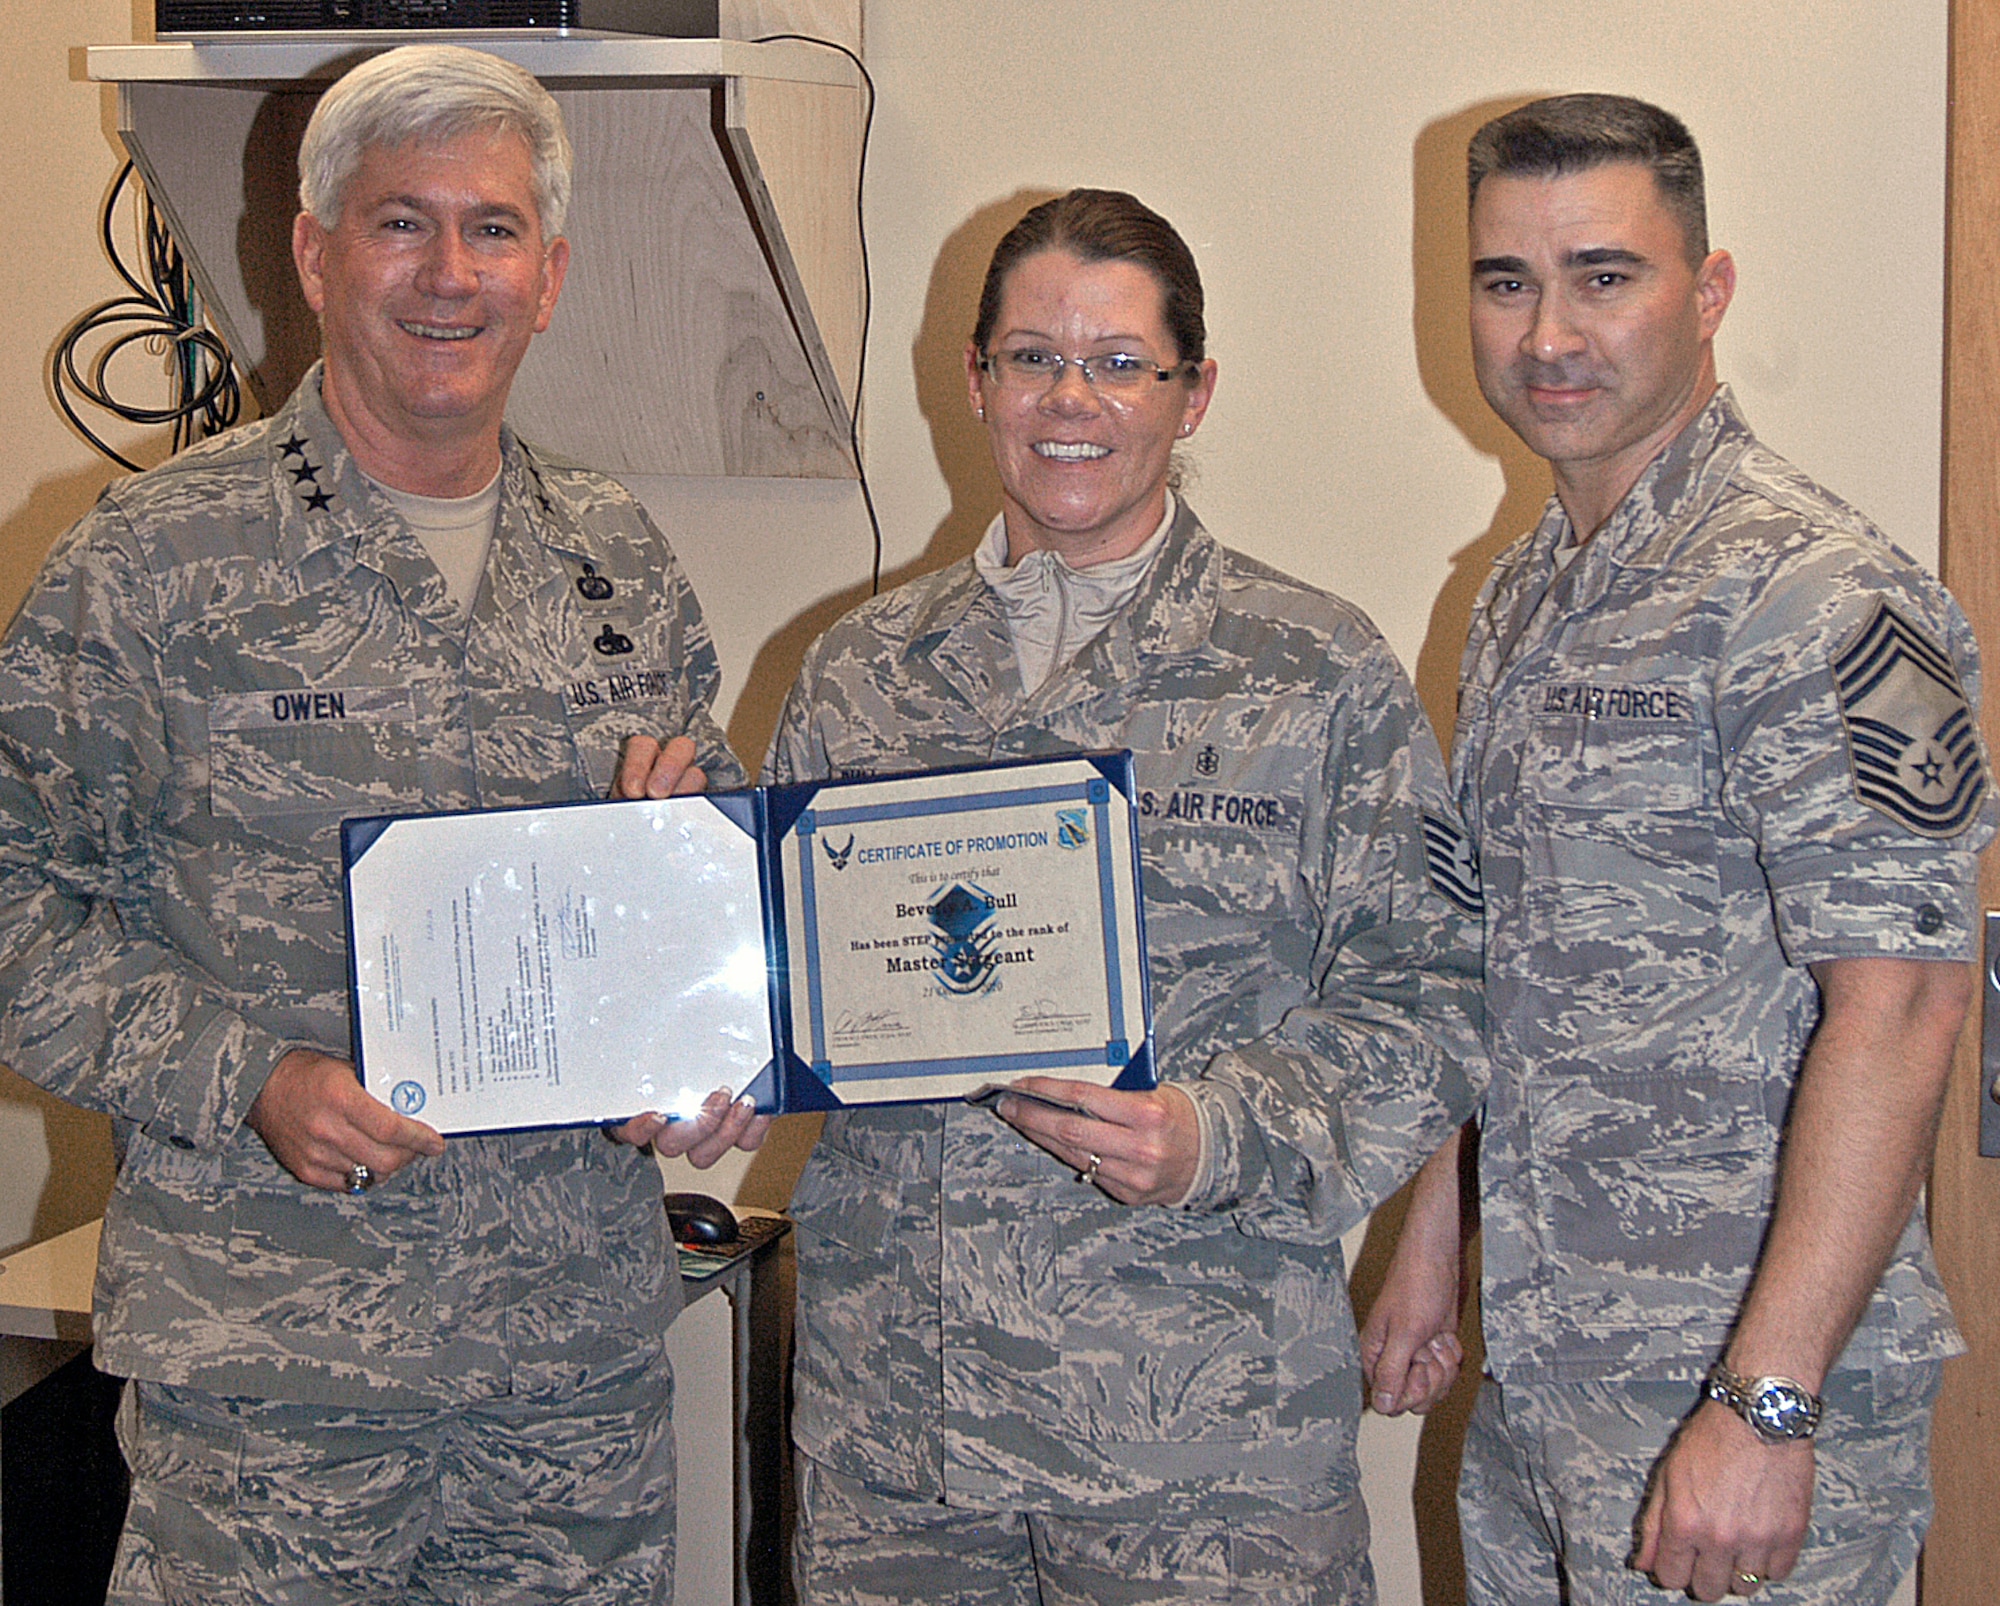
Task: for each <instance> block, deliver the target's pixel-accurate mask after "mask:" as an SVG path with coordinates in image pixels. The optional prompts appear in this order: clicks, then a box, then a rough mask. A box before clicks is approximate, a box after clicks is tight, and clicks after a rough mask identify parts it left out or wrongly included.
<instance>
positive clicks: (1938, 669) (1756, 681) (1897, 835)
mask: <svg viewBox="0 0 2000 1606" xmlns="http://www.w3.org/2000/svg"><path fill="white" fill-rule="evenodd" d="M1716 676H1717V678H1716V684H1715V687H1714V699H1715V708H1716V721H1717V726H1718V730H1717V737H1718V744H1719V748H1720V752H1721V754H1722V762H1723V766H1724V774H1723V777H1722V806H1723V809H1724V812H1725V813H1726V814H1727V815H1728V816H1729V818H1730V819H1731V821H1732V823H1734V824H1735V825H1736V826H1737V827H1738V828H1739V829H1741V830H1743V831H1744V832H1745V833H1746V834H1748V835H1749V836H1751V837H1752V838H1753V839H1754V840H1755V841H1756V842H1757V844H1758V854H1759V861H1760V863H1761V864H1762V866H1763V869H1764V873H1765V876H1766V878H1767V880H1768V881H1769V884H1770V888H1771V893H1772V902H1773V907H1774V909H1775V911H1776V917H1777V929H1778V939H1779V942H1780V943H1781V944H1782V946H1783V947H1784V950H1785V954H1786V957H1787V959H1789V960H1790V961H1791V962H1792V963H1794V964H1808V963H1814V962H1817V961H1820V960H1827V959H1842V958H1867V957H1871V956H1879V957H1901V958H1913V959H1926V958H1928V959H1947V960H1954V959H1965V958H1969V957H1971V955H1972V954H1973V953H1974V951H1975V949H1976V936H1975V921H1976V909H1975V905H1976V896H1975V888H1976V881H1977V856H1978V852H1979V850H1980V849H1981V848H1982V847H1984V846H1985V844H1986V843H1987V842H1988V841H1989V840H1991V838H1992V836H1993V833H1994V827H1995V823H1996V818H2000V813H1996V801H1995V796H1994V789H1993V783H1992V778H1991V772H1990V769H1989V767H1988V763H1987V758H1986V755H1985V752H1984V749H1983V747H1982V744H1981V741H1980V736H1979V725H1978V696H1979V656H1978V648H1977V645H1976V644H1975V642H1974V640H1973V636H1972V631H1971V628H1970V627H1969V626H1968V625H1967V623H1966V620H1965V617H1964V615H1963V614H1962V613H1961V612H1960V611H1959V608H1958V605H1957V604H1956V603H1955V602H1954V601H1953V600H1952V599H1951V597H1950V595H1949V594H1948V593H1947V592H1945V590H1944V589H1943V587H1941V586H1939V585H1938V584H1937V583H1936V582H1935V581H1933V580H1932V579H1931V578H1930V577H1929V576H1928V575H1925V574H1923V573H1922V572H1921V571H1920V570H1918V569H1916V568H1915V566H1914V565H1912V564H1909V563H1907V562H1906V561H1904V560H1902V559H1901V558H1900V557H1899V555H1898V554H1896V553H1894V552H1893V551H1892V550H1890V549H1888V548H1887V547H1877V546H1876V545H1875V544H1874V543H1869V542H1861V541H1856V540H1852V539H1849V538H1846V537H1843V536H1828V537H1827V538H1826V539H1824V540H1820V541H1814V542H1811V543H1809V544H1807V545H1806V546H1805V547H1804V548H1803V550H1802V552H1801V554H1800V555H1799V556H1798V557H1796V558H1794V559H1791V560H1789V561H1787V562H1786V563H1784V564H1783V565H1782V566H1780V567H1779V568H1778V569H1777V570H1776V571H1775V572H1774V573H1773V574H1772V575H1771V576H1770V577H1769V579H1768V580H1767V581H1765V582H1763V583H1761V584H1760V585H1758V586H1757V587H1756V588H1755V589H1754V590H1753V591H1752V592H1751V593H1750V594H1748V595H1747V596H1746V598H1745V600H1744V604H1743V607H1742V610H1741V612H1740V614H1739V616H1738V617H1737V618H1736V619H1735V620H1734V621H1733V623H1732V629H1731V632H1730V638H1729V640H1728V643H1727V645H1726V647H1725V650H1724V652H1723V654H1722V657H1721V660H1720V663H1719V665H1718V668H1717V672H1716Z"/></svg>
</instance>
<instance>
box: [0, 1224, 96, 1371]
mask: <svg viewBox="0 0 2000 1606" xmlns="http://www.w3.org/2000/svg"><path fill="white" fill-rule="evenodd" d="M98 1226H99V1223H97V1222H95V1221H86V1222H85V1223H84V1224H83V1225H82V1226H81V1227H74V1228H72V1229H70V1231H68V1232H66V1233H63V1234H62V1235H61V1236H59V1237H55V1238H48V1239H44V1240H43V1241H42V1242H41V1243H38V1244H30V1245H29V1246H28V1247H27V1248H26V1249H18V1250H16V1251H15V1252H14V1253H13V1254H11V1255H9V1256H7V1258H6V1259H4V1260H0V1333H8V1334H12V1335H14V1336H15V1337H19V1338H66V1339H78V1340H82V1341H85V1342H88V1341H89V1338H90V1294H91V1287H92V1285H93V1284H94V1283H95V1282H96V1281H97V1229H98Z"/></svg>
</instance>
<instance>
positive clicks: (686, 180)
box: [85, 6, 865, 478]
mask: <svg viewBox="0 0 2000 1606" xmlns="http://www.w3.org/2000/svg"><path fill="white" fill-rule="evenodd" d="M737 9H741V8H737ZM781 9H782V8H777V7H772V6H765V7H763V8H762V10H763V11H764V12H772V13H775V12H778V11H780V10H781ZM854 18H855V21H856V23H857V25H858V7H857V8H855V11H854ZM757 20H759V21H764V20H766V19H764V18H763V17H759V18H758V19H757ZM856 31H858V26H857V29H854V30H847V29H842V30H839V31H836V32H835V33H834V34H833V35H832V37H835V38H840V39H842V41H843V42H848V43H851V42H852V41H851V39H849V38H847V37H846V35H847V34H849V33H851V32H856ZM430 37H444V36H435V35H433V36H430ZM449 37H451V38H452V39H453V40H454V41H455V42H462V43H466V44H472V45H476V46H477V47H478V48H480V49H484V50H491V51H493V52H494V53H495V54H496V55H501V56H505V57H507V58H508V59H509V60H512V61H516V62H519V63H520V64H521V65H522V66H524V67H526V68H527V69H528V70H529V71H530V72H532V73H534V74H535V75H536V76H537V77H538V78H540V79H541V80H542V81H543V82H544V83H545V84H547V85H548V87H549V89H550V90H551V92H552V93H553V94H554V95H555V97H556V99H557V100H558V101H559V102H560V103H561V105H562V109H563V115H564V117H565V118H566V119H567V120H568V123H569V131H570V139H571V142H572V144H573V145H574V146H575V149H576V195H575V200H574V201H573V202H572V204H571V208H570V217H569V223H568V227H567V229H566V232H567V234H568V236H569V239H570V242H571V247H572V251H573V257H572V261H571V266H570V271H569V278H568V281H567V283H566V284H565V286H564V289H563V297H562V302H561V304H560V305H559V306H558V308H557V309H556V315H555V320H554V322H553V323H552V324H551V325H550V327H549V330H548V332H547V333H546V334H544V335H543V336H542V337H541V338H540V339H538V340H537V341H536V342H535V344H534V346H533V347H532V348H531V349H530V351H529V354H528V357H527V360H526V361H525V362H524V363H523V364H522V367H521V371H520V374H519V376H518V378H517V379H516V380H515V383H514V391H513V396H512V400H511V404H510V406H509V408H508V416H509V419H510V421H511V422H512V423H513V424H514V425H515V427H516V428H517V429H519V430H520V432H521V433H522V434H523V435H525V436H526V437H527V438H528V439H530V440H532V441H535V442H536V443H538V444H539V445H541V446H544V447H547V448H549V449H550V450H552V451H554V452H557V453H559V454H561V455H562V456H565V457H568V458H572V459H574V460H575V461H577V462H581V463H587V464H589V465H590V466H591V467H593V468H599V469H604V470H606V471H608V472H610V473H614V474H671V475H777V476H785V477H794V478H852V477H854V475H855V472H856V466H855V463H854V459H853V452H852V448H851V445H850V437H851V422H850V421H851V418H852V409H853V407H854V404H855V397H854V386H855V378H856V371H857V368H858V365H859V362H860V356H861V338H862V327H861V326H862V308H863V294H864V286H863V283H862V268H861V249H860V238H859V231H858V222H857V218H856V215H855V206H856V201H855V196H856V185H857V182H858V176H859V162H860V147H861V134H862V119H863V114H864V110H865V107H864V100H863V89H862V82H861V76H860V73H859V72H858V70H857V69H856V68H855V66H854V64H853V63H852V62H850V61H849V60H848V59H847V58H846V57H845V56H843V55H841V54H840V53H839V52H838V51H835V50H830V49H827V48H825V47H824V46H819V45H812V44H803V43H793V42H783V43H773V44H764V45H758V44H751V43H748V42H745V41H742V40H736V39H642V38H635V37H620V38H538V37H531V36H524V35H483V34H459V35H452V36H449ZM407 42H410V36H408V35H400V34H399V35H393V36H385V37H384V38H383V40H382V43H381V46H380V47H379V48H388V46H390V45H392V44H402V43H407ZM372 48H377V47H376V46H374V45H373V42H372V41H371V42H370V43H369V44H367V45H357V44H356V42H355V39H354V37H353V36H352V35H348V36H331V35H330V36H326V37H324V38H322V37H317V36H312V35H299V34H287V35H282V36H276V37H274V38H272V39H268V40H265V39H257V38H254V37H249V36H241V35H238V36H232V37H230V38H228V39H226V40H217V41H204V42H201V43H177V44H151V45H101V46H92V47H91V48H90V49H89V50H88V51H86V52H85V57H86V68H87V71H88V73H89V76H90V77H92V78H94V79H97V80H99V81H102V82H109V83H114V84H116V85H117V86H118V128H119V133H120V135H121V136H122V138H123V139H124V141H125V144H126V147H127V148H128V149H129V150H130V151H131V153H132V157H133V160H134V161H135V162H136V163H137V164H138V167H139V171H140V173H141V174H142V175H143V176H144V178H145V181H146V185H147V188H148V190H149V191H150V193H151V194H152V197H153V199H154V201H155V203H156V204H157V205H158V206H159V207H160V209H161V210H162V212H163V213H164V214H165V216H166V217H167V219H168V223H169V226H170V227H171V228H172V230H173V233H174V237H175V239H176V240H177V241H178V242H179V244H180V246H181V249H182V251H183V252H184V253H185V254H186V256H187V257H188V259H189V261H190V263H191V265H192V268H193V272H194V276H195V281H196V283H197V285H198V286H199V288H200V290H201V293H202V296H203V299H204V301H205V303H206V305H207V307H208V309H209V313H210V316H211V317H212V318H213V319H214V321H215V323H216V325H217V326H218V328H220V330H221V331H222V333H223V336H224V337H225V338H226V339H227V340H228V342H229V345H230V349H231V350H232V351H234V352H235V353H236V356H237V359H238V361H239V362H240V363H241V364H242V365H243V367H244V368H245V369H246V370H247V371H248V373H249V374H250V377H251V383H252V385H253V387H254V389H255V391H256V393H257V395H258V398H259V400H260V401H261V403H262V404H263V405H264V406H265V407H266V408H270V407H274V406H276V404H277V403H278V402H279V401H281V400H282V399H283V398H284V397H285V396H286V395H287V394H289V392H290V391H291V388H292V386H293V385H294V384H295V383H296V382H297V380H298V377H299V375H300V374H301V373H303V372H304V370H305V368H306V367H307V365H308V364H310V363H311V361H312V360H313V358H314V356H315V355H316V353H317V349H318V333H317V329H316V327H315V324H314V320H313V317H312V314H311V312H310V311H309V309H308V308H307V307H306V305H305V303H304V301H303V300H302V299H301V297H300V295H299V290H298V284H297V281H296V279H295V278H294V275H293V272H292V263H291V225H292V218H293V216H294V214H295V213H296V212H297V210H298V200H297V194H298V172H297V151H298V143H299V137H300V135H301V134H302V133H303V131H304V128H305V123H306V119H307V118H308V117H309V116H310V115H311V112H312V108H313V105H314V104H315V102H316V100H317V98H318V95H319V93H320V91H321V90H323V89H324V88H325V87H326V85H327V84H328V83H329V82H331V81H332V79H334V78H336V77H338V76H339V75H340V73H341V72H343V71H344V70H345V69H346V68H348V67H349V66H351V65H353V63H354V62H355V61H356V60H358V59H359V57H360V54H361V53H362V51H364V50H367V49H372Z"/></svg>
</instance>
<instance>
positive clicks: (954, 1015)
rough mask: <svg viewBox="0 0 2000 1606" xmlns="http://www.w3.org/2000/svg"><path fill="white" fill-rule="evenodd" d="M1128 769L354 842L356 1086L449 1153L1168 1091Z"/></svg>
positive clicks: (378, 829) (661, 808) (1090, 758)
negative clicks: (479, 1146) (742, 1112)
mask: <svg viewBox="0 0 2000 1606" xmlns="http://www.w3.org/2000/svg"><path fill="white" fill-rule="evenodd" d="M1134 797H1135V792H1134V789H1133V783H1132V763H1131V755H1130V754H1129V753H1116V754H1083V755H1077V756H1074V757H1066V758H1057V759H1043V760H1034V761H1030V762H1026V763H1017V764H1000V765H987V766H981V767H978V768H973V769H957V770H939V771H931V772H928V773H924V774H916V775H901V776H889V777H884V778H878V779H869V780H855V781H825V782H816V783H807V784H804V785H799V786H779V787H757V788H754V789H751V790H749V791H743V792H724V793H714V794H707V795H700V796H695V797H684V798H669V799H664V800H658V801H652V800H647V801H619V802H596V803H570V804H556V805H550V806H546V807H529V808H517V809H497V810H483V811H475V812H468V813H459V814H430V815H409V816H386V817H384V816H378V817H371V818H365V819H353V820H348V821H346V822H345V823H344V825H343V828H342V847H343V852H344V855H345V860H346V877H347V919H348V954H349V974H350V980H351V983H352V1004H351V1009H352V1017H353V1033H354V1049H355V1062H356V1065H357V1066H358V1068H359V1070H360V1074H361V1077H362V1081H363V1083H364V1085H366V1086H367V1087H368V1088H369V1089H370V1091H372V1092H374V1093H376V1095H377V1096H378V1097H380V1098H382V1099H384V1100H386V1101H387V1102H388V1103H390V1104H391V1105H392V1106H394V1107H395V1108H396V1109H398V1110H401V1111H403V1112H404V1113H405V1114H408V1115H411V1116H413V1117H414V1118H416V1119H418V1120H422V1121H426V1122H428V1123H430V1124H431V1125H433V1126H435V1127H436V1128H437V1129H438V1130H439V1131H440V1132H445V1133H448V1134H449V1133H460V1132H481V1131H504V1130H513V1129H519V1128H526V1127H538V1126H564V1125H581V1124H584V1123H586V1122H600V1121H609V1120H616V1119H620V1118H622V1117H625V1116H629V1115H633V1114H636V1113H638V1112H640V1111H642V1110H661V1111H665V1112H667V1113H670V1114H676V1115H691V1114H693V1113H694V1111H695V1110H696V1109H698V1108H699V1107H700V1104H701V1102H702V1100H703V1099H704V1098H705V1097H706V1096H707V1095H708V1094H709V1093H710V1092H712V1091H713V1090H714V1089H715V1088H717V1087H727V1088H729V1089H730V1090H731V1091H732V1092H734V1093H739V1094H741V1093H746V1092H747V1093H749V1094H750V1095H751V1096H752V1097H754V1098H755V1100H756V1102H757V1105H758V1107H759V1108H760V1109H763V1110H768V1111H773V1112H789V1111H797V1110H825V1109H837V1108H840V1107H842V1106H845V1105H853V1104H879V1103H906V1102H912V1101H920V1100H929V1099H944V1098H955V1097H958V1096H960V1095H962V1094H964V1093H967V1092H970V1091H973V1090H974V1089H976V1088H979V1087H981V1086H983V1085H985V1084H987V1083H989V1082H1004V1081H1008V1080H1011V1079H1012V1078H1014V1077H1016V1076H1025V1075H1031V1074H1033V1075H1049V1076H1062V1077H1069V1078H1072V1079H1076V1080H1084V1081H1091V1082H1096V1083H1098V1084H1100V1085H1105V1086H1115V1087H1122V1088H1145V1087H1151V1086H1152V1085H1153V1082H1154V1068H1153V1054H1152V1041H1151V1019H1152V1017H1151V1007H1150V997H1149V993H1148V984H1147V978H1146V963H1145V930H1144V911H1143V908H1142V903H1141V897H1140V890H1139V889H1140V875H1139V838H1138V822H1137V811H1136V809H1135V807H1134Z"/></svg>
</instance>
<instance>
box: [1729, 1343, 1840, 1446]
mask: <svg viewBox="0 0 2000 1606" xmlns="http://www.w3.org/2000/svg"><path fill="white" fill-rule="evenodd" d="M1701 1391H1702V1393H1704V1394H1706V1395H1707V1396H1708V1397H1709V1398H1710V1399H1711V1400H1714V1401H1715V1402H1716V1403H1717V1404H1719V1405H1726V1406H1728V1407H1729V1409H1730V1410H1732V1411H1734V1412H1735V1413H1736V1414H1737V1415H1738V1416H1740V1417H1742V1418H1743V1420H1744V1421H1745V1422H1748V1423H1749V1424H1750V1428H1751V1431H1752V1432H1754V1433H1755V1434H1756V1435H1757V1437H1758V1438H1760V1439H1762V1440H1763V1441H1764V1442H1765V1443H1766V1444H1792V1443H1795V1442H1796V1441H1798V1440H1800V1439H1810V1438H1811V1437H1812V1436H1813V1430H1814V1429H1815V1428H1817V1427H1818V1426H1819V1413H1820V1399H1819V1396H1818V1395H1817V1394H1814V1393H1813V1392H1812V1391H1811V1390H1810V1389H1808V1388H1807V1387H1806V1386H1805V1384H1803V1383H1799V1382H1795V1381H1794V1380H1793V1379H1791V1378H1789V1377H1758V1378H1749V1377H1743V1376H1741V1375H1739V1374H1738V1373H1735V1372H1732V1371H1730V1369H1729V1368H1728V1367H1727V1366H1725V1365H1724V1364H1723V1363H1722V1362H1721V1361H1717V1362H1716V1363H1715V1367H1714V1369H1713V1370H1712V1371H1710V1373H1709V1374H1708V1381H1707V1382H1705V1383H1704V1384H1702V1386H1701Z"/></svg>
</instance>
